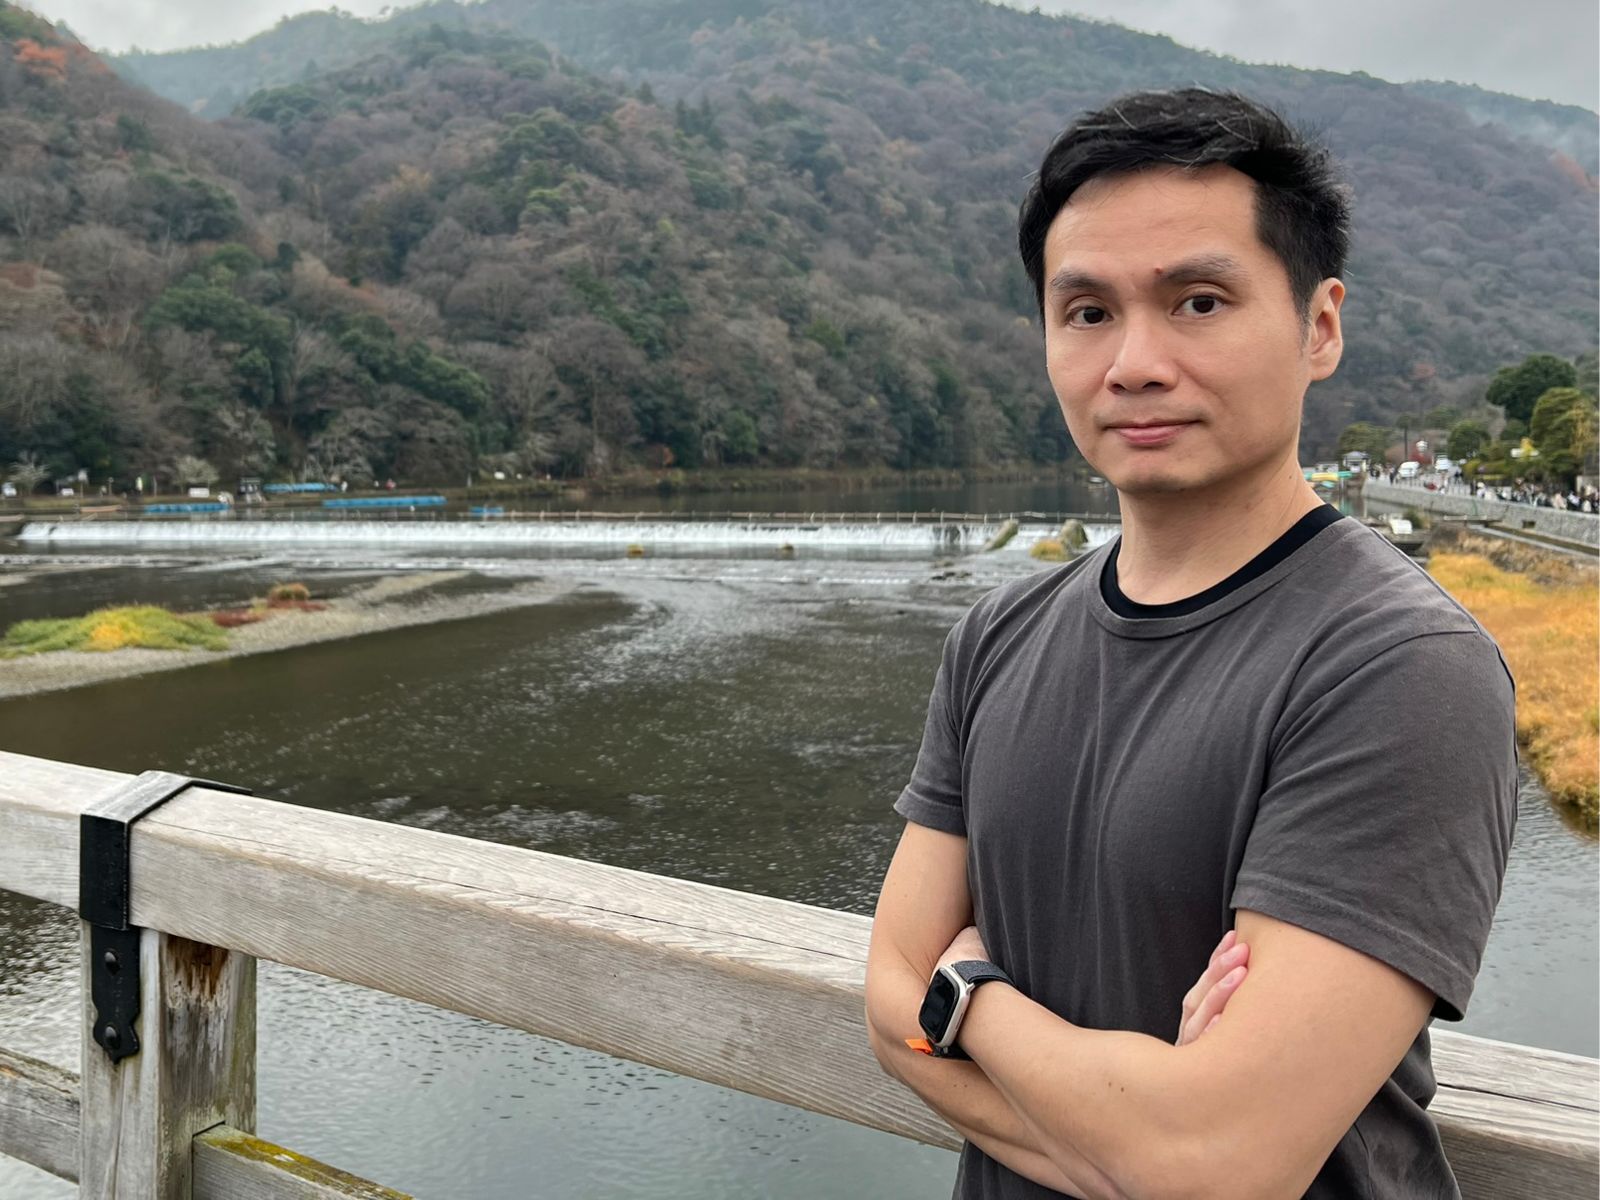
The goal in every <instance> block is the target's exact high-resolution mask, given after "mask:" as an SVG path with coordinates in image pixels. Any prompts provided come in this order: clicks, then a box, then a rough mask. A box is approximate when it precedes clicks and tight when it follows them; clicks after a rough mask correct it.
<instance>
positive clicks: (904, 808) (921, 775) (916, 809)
mask: <svg viewBox="0 0 1600 1200" xmlns="http://www.w3.org/2000/svg"><path fill="white" fill-rule="evenodd" d="M969 618H970V614H969V617H967V618H963V619H962V620H961V621H960V622H958V623H957V624H956V626H955V628H954V629H952V630H951V631H950V634H949V636H948V637H946V638H945V643H944V654H943V656H942V657H941V659H940V661H939V673H938V675H937V676H935V678H934V681H933V694H932V695H931V696H929V697H928V720H927V724H926V725H925V726H924V727H923V731H922V748H921V750H919V751H918V752H917V765H916V766H915V767H913V768H912V771H911V779H910V782H908V783H907V784H906V786H905V787H904V788H903V789H902V790H901V792H900V798H899V799H898V800H896V801H895V802H894V810H895V812H897V813H899V814H900V815H901V816H902V817H904V818H905V819H906V820H908V821H915V822H916V823H917V824H918V825H926V826H928V827H929V828H931V829H937V830H939V831H940V832H942V833H955V834H960V835H961V836H963V837H964V836H966V832H967V819H966V814H965V812H964V811H963V809H962V806H961V799H962V796H961V792H962V789H961V777H962V773H961V717H960V708H959V704H958V702H957V700H956V697H955V695H954V693H955V691H956V688H957V684H956V676H957V675H958V673H959V672H958V666H957V660H958V647H959V645H960V641H961V636H962V631H963V629H964V628H965V626H966V624H967V621H968V619H969Z"/></svg>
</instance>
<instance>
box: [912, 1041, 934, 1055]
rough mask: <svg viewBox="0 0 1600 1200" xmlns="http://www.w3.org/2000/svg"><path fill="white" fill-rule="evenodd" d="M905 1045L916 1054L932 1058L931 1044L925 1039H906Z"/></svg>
mask: <svg viewBox="0 0 1600 1200" xmlns="http://www.w3.org/2000/svg"><path fill="white" fill-rule="evenodd" d="M906 1045H908V1046H910V1047H911V1048H912V1049H913V1050H915V1051H916V1052H917V1053H918V1054H926V1055H928V1056H929V1057H932V1056H933V1043H932V1042H930V1041H929V1040H928V1039H927V1038H907V1039H906Z"/></svg>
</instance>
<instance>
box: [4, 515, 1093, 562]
mask: <svg viewBox="0 0 1600 1200" xmlns="http://www.w3.org/2000/svg"><path fill="white" fill-rule="evenodd" d="M999 529H1000V522H999V521H994V522H979V521H937V520H934V521H918V522H911V521H883V522H869V521H859V522H858V521H817V522H807V521H803V520H801V521H769V520H759V519H758V520H744V521H740V520H728V521H663V520H654V521H652V520H631V521H630V520H626V519H623V520H604V521H572V520H549V521H527V520H521V521H494V520H491V521H453V520H438V521H384V520H376V521H374V520H311V521H240V520H193V521H30V522H29V523H28V524H27V525H25V526H23V528H22V531H21V533H20V534H18V540H20V541H24V542H50V543H57V544H65V543H75V544H85V543H94V544H98V545H132V544H137V545H151V546H156V545H160V546H178V545H183V546H252V547H260V548H266V547H278V548H288V547H293V546H441V545H443V546H451V547H454V548H458V549H460V548H466V547H469V546H481V547H485V548H488V547H493V546H500V547H506V548H512V547H525V548H537V547H540V546H551V547H557V546H559V547H569V548H570V547H583V546H593V547H595V548H597V549H598V548H604V547H612V548H616V547H624V546H630V545H638V546H642V547H645V548H649V547H651V546H659V547H662V548H667V547H683V548H686V549H687V548H689V547H704V548H714V547H719V546H720V547H729V548H732V547H752V548H755V547H771V548H773V549H779V548H782V547H784V546H791V547H793V548H794V549H796V550H803V549H831V550H850V549H857V550H866V549H871V548H877V549H882V550H889V551H894V552H899V553H917V552H924V553H957V554H959V553H965V552H972V551H977V550H981V549H982V548H983V546H984V544H985V543H986V542H988V540H989V539H990V538H992V537H994V535H995V534H996V533H997V532H999ZM1054 532H1055V527H1054V526H1050V525H1042V524H1040V525H1035V524H1029V525H1024V526H1023V527H1022V529H1021V531H1020V532H1019V534H1018V536H1017V537H1016V538H1015V539H1014V540H1013V542H1012V546H1017V547H1019V548H1025V547H1026V546H1028V545H1031V544H1032V543H1033V542H1034V541H1036V540H1037V539H1038V538H1040V537H1047V536H1051V535H1053V534H1054ZM1088 532H1089V537H1090V541H1091V542H1092V543H1094V544H1098V543H1100V542H1101V541H1104V540H1106V539H1107V538H1108V537H1109V536H1110V535H1111V533H1113V532H1114V527H1113V526H1090V527H1089V530H1088ZM1010 548H1011V547H1007V549H1010Z"/></svg>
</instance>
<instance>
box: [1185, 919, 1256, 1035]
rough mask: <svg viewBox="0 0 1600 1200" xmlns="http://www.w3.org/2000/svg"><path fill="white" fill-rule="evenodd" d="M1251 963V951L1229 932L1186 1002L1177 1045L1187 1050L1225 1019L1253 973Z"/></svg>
mask: <svg viewBox="0 0 1600 1200" xmlns="http://www.w3.org/2000/svg"><path fill="white" fill-rule="evenodd" d="M1249 963H1250V947H1249V946H1247V945H1245V943H1243V942H1241V941H1240V940H1239V934H1238V932H1237V931H1236V930H1232V929H1230V930H1228V932H1227V933H1225V934H1223V935H1222V940H1221V941H1220V942H1218V943H1217V948H1216V949H1215V950H1213V951H1212V952H1211V961H1210V962H1209V963H1207V964H1206V969H1205V970H1204V971H1202V972H1201V973H1200V978H1199V979H1197V980H1195V985H1194V986H1193V987H1192V988H1190V989H1189V993H1188V995H1186V996H1184V998H1183V1015H1182V1016H1181V1017H1180V1018H1179V1020H1178V1040H1177V1042H1176V1043H1175V1045H1179V1046H1187V1045H1188V1044H1189V1043H1190V1042H1192V1041H1195V1040H1196V1039H1197V1038H1199V1036H1200V1035H1201V1034H1202V1033H1205V1032H1207V1031H1208V1030H1209V1029H1210V1028H1211V1027H1212V1026H1213V1025H1215V1024H1216V1023H1217V1022H1218V1021H1220V1020H1221V1019H1222V1010H1223V1009H1225V1008H1227V1007H1228V1001H1229V999H1231V998H1232V996H1233V994H1234V992H1235V991H1237V990H1238V988H1239V985H1240V984H1241V983H1243V982H1244V977H1245V976H1246V975H1247V974H1248V973H1249V969H1250V968H1249Z"/></svg>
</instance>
